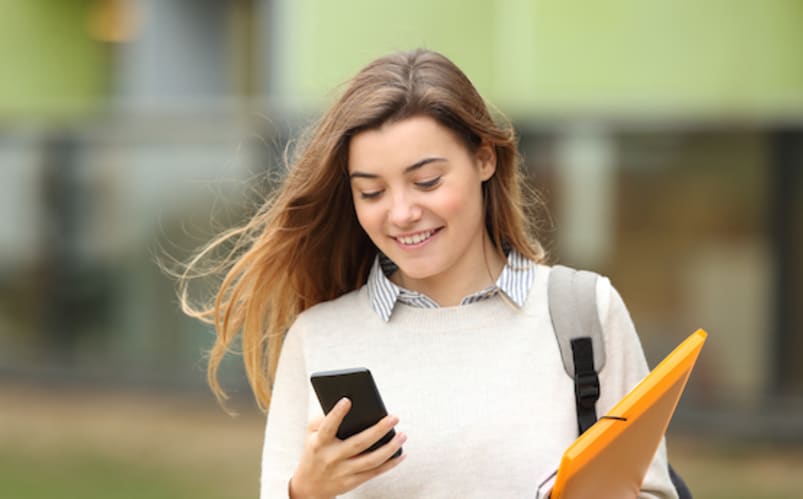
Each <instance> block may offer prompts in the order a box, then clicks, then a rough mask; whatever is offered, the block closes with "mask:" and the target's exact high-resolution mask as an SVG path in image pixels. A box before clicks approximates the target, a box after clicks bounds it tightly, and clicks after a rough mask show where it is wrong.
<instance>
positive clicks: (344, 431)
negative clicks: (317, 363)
mask: <svg viewBox="0 0 803 499" xmlns="http://www.w3.org/2000/svg"><path fill="white" fill-rule="evenodd" d="M310 382H311V383H312V388H313V389H314V390H315V394H316V395H317V396H318V401H319V402H320V403H321V408H322V409H323V412H324V414H329V411H331V410H332V408H333V407H334V406H335V404H337V402H338V401H339V400H340V399H342V398H343V397H347V398H349V399H350V400H351V409H350V410H349V412H348V413H347V414H346V416H345V417H344V418H343V422H342V423H341V424H340V427H339V428H338V429H337V438H339V439H341V440H345V439H346V438H348V437H350V436H352V435H354V434H355V433H359V432H361V431H363V430H365V429H366V428H369V427H371V426H373V425H375V424H376V423H378V422H379V420H380V419H382V418H384V417H385V416H387V415H388V411H387V410H386V409H385V404H384V403H383V402H382V397H381V396H380V395H379V390H378V389H377V388H376V383H374V377H373V376H371V371H369V370H368V369H366V368H364V367H356V368H352V369H338V370H336V371H320V372H316V373H312V375H311V376H310ZM395 435H396V431H395V430H393V429H392V428H391V430H390V431H389V432H388V433H387V434H386V435H385V436H383V437H382V438H380V439H379V440H378V441H377V442H376V443H374V444H373V445H372V446H371V447H369V448H368V449H366V450H365V452H370V451H373V450H376V449H378V448H379V447H381V446H382V445H384V444H386V443H388V442H390V440H391V439H392V438H393V437H394V436H395ZM401 453H402V450H401V448H399V450H398V451H397V452H396V453H395V454H393V456H392V457H391V458H394V457H399V456H401Z"/></svg>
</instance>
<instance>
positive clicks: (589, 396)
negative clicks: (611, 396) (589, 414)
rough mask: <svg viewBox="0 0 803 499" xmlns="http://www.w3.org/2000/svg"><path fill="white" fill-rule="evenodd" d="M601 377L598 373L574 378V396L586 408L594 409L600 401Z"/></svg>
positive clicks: (584, 374) (579, 375)
mask: <svg viewBox="0 0 803 499" xmlns="http://www.w3.org/2000/svg"><path fill="white" fill-rule="evenodd" d="M599 393H600V391H599V376H597V373H595V372H590V373H583V374H578V375H576V376H575V377H574V396H575V399H577V403H578V404H579V405H580V406H581V407H584V408H591V407H594V404H596V403H597V400H599Z"/></svg>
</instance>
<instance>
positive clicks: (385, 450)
mask: <svg viewBox="0 0 803 499" xmlns="http://www.w3.org/2000/svg"><path fill="white" fill-rule="evenodd" d="M406 441H407V435H405V434H403V433H397V434H396V436H394V437H393V438H392V439H391V440H390V442H388V443H386V444H385V445H383V446H382V447H380V448H378V449H376V450H374V451H371V452H367V453H365V454H363V455H361V456H357V457H355V458H353V459H352V460H351V462H350V465H351V466H352V467H353V470H354V472H356V473H362V472H365V471H370V470H373V469H375V468H379V467H381V466H383V465H385V464H386V462H387V461H388V460H389V459H391V458H392V457H393V455H394V454H395V453H396V451H398V450H399V449H400V448H401V446H402V444H404V442H406ZM402 457H403V456H399V457H398V458H395V459H392V460H393V461H398V460H399V459H401V458H402Z"/></svg>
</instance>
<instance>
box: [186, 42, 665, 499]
mask: <svg viewBox="0 0 803 499" xmlns="http://www.w3.org/2000/svg"><path fill="white" fill-rule="evenodd" d="M299 151H300V153H299V154H298V157H297V159H296V160H295V161H294V163H293V164H292V166H291V168H290V170H289V172H288V174H287V178H286V179H285V180H284V183H283V184H282V185H281V186H280V187H279V188H278V190H277V193H276V194H275V197H274V198H273V199H272V200H271V201H270V202H269V203H268V204H266V205H265V207H264V208H263V209H262V210H261V211H260V212H259V213H257V214H256V216H255V217H254V218H253V219H252V220H251V221H250V223H249V224H248V225H247V226H246V227H243V228H241V229H237V230H235V231H232V232H231V233H230V234H226V235H224V236H223V237H221V238H220V239H219V240H218V241H216V242H214V243H212V245H210V247H209V248H207V251H206V252H207V253H208V252H209V251H212V250H213V249H214V248H215V247H217V246H219V245H221V244H224V243H225V242H226V241H230V240H232V238H233V240H235V241H237V243H236V244H235V247H234V249H233V250H232V251H231V253H230V255H235V256H233V257H231V258H230V260H229V263H230V265H229V267H228V268H227V275H226V277H225V279H224V280H223V281H222V283H221V286H220V289H219V292H218V294H217V300H216V302H215V304H214V306H213V307H210V308H208V309H205V310H192V309H190V308H189V307H187V310H188V312H190V313H192V314H194V315H196V316H198V317H201V318H205V319H208V320H212V321H214V324H215V326H216V329H217V333H218V336H217V341H216V343H215V346H214V348H213V350H212V352H211V357H210V363H209V376H210V383H211V386H212V388H213V390H214V391H215V392H216V394H217V395H218V396H220V397H222V396H224V394H223V393H222V391H221V389H220V386H219V385H218V384H217V381H216V371H217V368H218V366H219V364H220V360H221V357H222V356H223V354H224V353H225V351H226V350H227V349H228V348H229V347H230V345H231V344H232V342H233V341H234V340H235V338H236V336H237V335H238V334H240V335H241V337H242V350H243V357H244V361H245V365H246V370H247V373H248V377H249V380H250V383H251V386H252V388H253V390H254V393H255V394H256V397H257V399H258V400H259V401H260V403H261V405H262V406H263V407H267V406H268V404H269V403H270V411H269V414H268V422H267V429H266V435H265V445H264V454H263V463H262V497H263V498H269V497H270V498H272V497H288V496H289V497H292V498H330V497H335V496H341V495H342V496H343V497H354V498H366V497H427V498H430V497H433V498H438V497H444V498H446V497H448V498H451V497H461V498H466V497H533V496H534V494H535V491H536V488H537V486H538V484H539V483H540V482H541V481H542V480H543V479H544V478H545V477H546V476H548V475H549V474H550V473H551V472H552V471H554V469H555V468H556V465H557V462H558V459H559V457H560V456H561V454H562V452H563V450H564V449H565V448H566V447H567V446H568V445H569V444H570V443H571V442H572V441H573V440H574V439H575V438H576V420H575V414H574V398H573V385H572V382H571V380H570V379H569V378H568V377H567V376H566V375H565V374H564V371H563V365H562V363H561V356H560V353H559V350H558V345H557V343H556V341H555V337H554V333H553V331H552V326H551V323H550V320H549V312H548V310H547V302H546V289H547V288H546V278H547V276H548V273H549V268H548V267H546V266H545V265H543V262H544V259H545V254H544V250H543V249H542V247H541V245H540V244H539V243H538V241H537V240H535V239H534V238H533V237H532V236H531V234H532V231H531V230H530V229H529V227H528V219H529V217H527V216H526V215H525V213H526V212H525V207H526V206H527V204H526V203H525V201H524V200H523V196H522V190H521V189H522V187H521V184H520V181H521V178H520V172H519V166H520V165H519V163H520V161H519V155H518V152H517V148H516V142H515V135H514V132H513V130H512V129H511V127H510V126H509V125H507V124H504V125H501V126H500V125H498V124H496V123H495V122H494V120H493V119H492V117H491V115H490V113H489V111H488V109H487V107H486V105H485V103H484V102H483V100H482V98H481V97H480V96H479V94H478V93H477V91H476V90H475V89H474V87H473V86H472V84H471V82H470V81H469V80H468V78H467V77H466V76H465V75H464V74H463V73H462V72H461V71H460V69H458V68H457V67H456V66H455V65H454V64H453V63H452V62H451V61H449V60H448V59H446V58H445V57H443V56H442V55H440V54H437V53H434V52H431V51H426V50H416V51H413V52H409V53H398V54H392V55H389V56H387V57H384V58H381V59H379V60H376V61H374V62H373V63H371V64H369V65H368V66H367V67H366V68H364V69H363V70H362V71H360V72H359V73H358V74H357V75H356V76H355V77H354V78H353V79H352V80H351V82H350V84H349V85H348V87H347V88H346V90H345V92H344V93H343V95H342V96H341V97H340V98H339V99H338V100H337V102H336V103H335V104H334V105H333V106H332V107H331V108H330V109H329V110H328V111H327V112H326V114H325V115H324V116H323V118H322V119H321V121H320V122H319V123H318V124H317V126H315V128H314V129H313V132H312V133H311V135H310V136H309V138H308V140H307V141H306V143H305V145H303V146H302V147H300V149H299ZM203 255H204V254H202V255H201V257H203ZM199 258H200V257H199ZM597 294H598V309H599V314H600V319H601V322H602V325H603V328H605V330H606V334H605V338H606V341H607V342H608V343H610V348H608V358H607V366H606V369H605V370H603V371H602V372H601V373H600V377H601V383H602V385H603V386H605V387H606V390H604V391H603V395H602V398H601V399H600V401H599V402H598V407H599V408H600V410H601V411H602V412H606V411H607V410H608V409H609V408H610V407H611V406H613V404H614V403H615V402H616V401H618V399H619V398H620V397H621V396H622V395H624V394H625V393H626V391H627V390H628V389H629V388H630V387H632V386H633V385H634V384H635V383H636V382H637V381H638V380H640V379H641V378H642V377H643V376H644V375H645V374H646V373H647V366H646V362H645V360H644V355H643V353H642V350H641V346H640V343H639V340H638V337H637V336H636V333H635V330H634V328H633V325H632V322H631V320H630V317H629V315H628V313H627V310H626V309H625V307H624V304H623V303H622V301H621V299H620V298H619V295H618V294H617V293H616V291H615V290H614V289H613V288H612V287H611V286H610V284H609V282H608V281H607V280H603V281H602V283H601V285H600V286H599V287H598V293H597ZM184 297H185V298H186V294H185V295H184ZM184 302H185V304H186V299H185V300H184ZM285 331H287V332H286V334H285ZM280 353H281V355H280ZM357 366H364V367H367V368H369V369H370V370H371V371H372V373H373V375H374V378H375V379H376V382H377V385H378V387H379V390H380V391H381V392H382V395H383V398H384V400H385V403H386V405H387V406H388V408H389V409H390V411H391V412H393V414H395V415H392V416H388V417H387V418H385V419H383V420H382V421H380V422H379V423H377V424H376V425H375V426H374V427H371V428H369V429H367V430H365V431H364V432H362V433H359V434H357V435H355V436H353V437H350V438H349V439H347V440H342V441H341V440H339V439H337V438H336V436H335V433H336V431H337V427H338V425H339V423H340V421H341V420H342V418H343V417H344V415H345V414H346V413H347V412H348V410H349V409H350V402H349V401H348V400H347V399H344V400H342V401H341V402H340V403H339V404H338V405H337V406H336V407H335V409H333V410H332V411H331V412H330V413H329V414H328V415H326V416H325V417H324V416H323V415H322V414H321V410H320V407H319V406H318V404H317V401H316V399H315V397H314V395H313V394H312V392H311V388H310V385H309V374H310V373H312V372H314V371H320V370H328V369H340V368H348V367H357ZM393 427H395V428H396V432H397V434H396V437H395V438H394V439H393V440H391V441H390V442H389V443H387V444H386V445H384V446H382V447H380V448H379V449H377V450H375V451H372V452H369V453H363V451H364V450H365V449H367V448H368V447H369V446H371V444H373V443H374V442H375V441H377V440H378V439H379V437H381V436H382V435H384V434H385V433H386V432H387V431H388V430H389V429H390V428H393ZM402 445H403V449H404V453H403V454H402V455H401V457H398V458H392V459H390V458H391V456H392V455H393V454H394V453H395V452H396V451H397V450H398V449H399V448H400V447H402ZM666 468H667V467H666V455H665V450H664V448H663V445H662V446H661V449H660V450H659V452H658V454H657V456H656V458H655V462H654V463H653V466H652V467H651V469H650V471H649V473H648V475H647V478H646V480H645V482H644V485H643V492H642V495H643V496H644V497H674V491H673V489H672V486H671V482H670V480H669V477H668V474H667V472H666Z"/></svg>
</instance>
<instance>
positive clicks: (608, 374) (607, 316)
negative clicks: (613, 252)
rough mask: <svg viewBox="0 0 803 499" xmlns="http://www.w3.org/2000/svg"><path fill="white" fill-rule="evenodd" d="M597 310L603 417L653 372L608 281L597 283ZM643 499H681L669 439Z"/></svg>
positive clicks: (649, 472)
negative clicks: (668, 450)
mask: <svg viewBox="0 0 803 499" xmlns="http://www.w3.org/2000/svg"><path fill="white" fill-rule="evenodd" d="M597 310H598V311H599V314H600V323H601V324H602V328H603V336H604V338H605V349H606V352H605V358H606V361H605V362H606V363H605V366H604V368H603V369H602V370H601V371H600V373H599V374H600V385H601V386H603V387H605V389H603V390H602V393H601V395H600V401H599V405H598V408H599V412H600V414H605V413H607V412H608V411H609V410H610V409H611V408H612V407H613V406H614V405H615V404H616V403H617V402H618V401H619V400H620V399H621V398H622V397H623V396H624V395H626V394H627V393H628V392H629V391H630V390H631V389H632V388H633V387H634V386H635V385H636V384H638V382H639V381H641V380H642V379H643V378H644V377H645V376H646V375H647V374H648V373H649V368H648V366H647V360H646V358H645V357H644V351H643V350H642V347H641V341H640V340H639V337H638V334H637V333H636V328H635V326H634V324H633V321H632V319H631V318H630V313H629V312H628V311H627V307H625V304H624V302H623V301H622V298H621V296H619V293H618V292H617V291H616V289H614V287H613V286H612V285H611V283H610V281H609V280H608V279H607V278H603V279H599V280H598V282H597ZM609 388H610V389H609ZM639 498H640V499H677V492H676V491H675V487H674V485H673V484H672V481H671V479H670V477H669V468H668V462H667V455H666V441H665V439H661V444H660V445H659V447H658V451H657V452H656V453H655V458H654V459H653V461H652V463H651V464H650V467H649V469H648V470H647V475H646V476H645V478H644V483H643V484H642V487H641V493H640V494H639Z"/></svg>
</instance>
